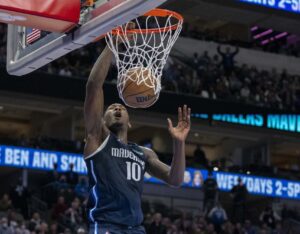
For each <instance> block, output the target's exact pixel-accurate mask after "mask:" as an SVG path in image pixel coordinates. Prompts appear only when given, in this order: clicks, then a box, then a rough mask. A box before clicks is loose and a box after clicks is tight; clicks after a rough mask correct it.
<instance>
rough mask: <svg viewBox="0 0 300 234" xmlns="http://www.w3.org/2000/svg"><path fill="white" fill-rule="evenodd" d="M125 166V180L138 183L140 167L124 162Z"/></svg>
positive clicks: (133, 163)
mask: <svg viewBox="0 0 300 234" xmlns="http://www.w3.org/2000/svg"><path fill="white" fill-rule="evenodd" d="M126 164H127V180H134V181H140V179H141V166H140V165H139V164H137V163H135V162H126Z"/></svg>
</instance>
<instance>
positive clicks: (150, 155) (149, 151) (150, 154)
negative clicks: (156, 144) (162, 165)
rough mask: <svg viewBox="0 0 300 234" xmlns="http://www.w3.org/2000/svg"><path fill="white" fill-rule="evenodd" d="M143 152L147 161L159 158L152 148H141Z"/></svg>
mask: <svg viewBox="0 0 300 234" xmlns="http://www.w3.org/2000/svg"><path fill="white" fill-rule="evenodd" d="M139 147H140V148H141V150H142V151H143V152H144V154H145V156H146V158H147V159H149V158H158V156H157V154H156V153H155V152H154V151H153V150H152V149H150V148H148V147H145V146H139Z"/></svg>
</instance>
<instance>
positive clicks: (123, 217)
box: [85, 133, 146, 226]
mask: <svg viewBox="0 0 300 234" xmlns="http://www.w3.org/2000/svg"><path fill="white" fill-rule="evenodd" d="M85 162H86V165H87V169H88V177H89V187H90V188H89V191H90V194H89V199H88V204H87V209H88V218H89V221H90V222H91V223H99V224H100V225H101V223H112V224H120V225H126V226H137V225H140V224H141V223H142V221H143V213H142V209H141V194H142V191H143V182H144V173H145V171H146V156H145V155H144V153H143V151H142V149H141V148H140V147H139V146H138V145H137V144H133V143H128V144H124V143H122V142H121V141H120V140H119V139H118V138H117V137H116V136H115V135H113V134H112V133H111V134H109V135H108V137H107V138H106V139H105V141H104V142H103V143H102V145H101V146H100V147H99V148H98V149H97V150H96V152H95V153H93V154H92V155H90V156H88V157H87V158H86V159H85Z"/></svg>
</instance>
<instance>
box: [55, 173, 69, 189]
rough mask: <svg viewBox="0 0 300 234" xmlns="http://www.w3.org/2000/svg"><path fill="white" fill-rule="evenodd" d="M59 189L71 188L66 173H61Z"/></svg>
mask: <svg viewBox="0 0 300 234" xmlns="http://www.w3.org/2000/svg"><path fill="white" fill-rule="evenodd" d="M56 186H57V190H66V189H68V188H69V184H68V183H67V177H66V176H65V175H61V176H60V177H59V181H58V183H57V185H56Z"/></svg>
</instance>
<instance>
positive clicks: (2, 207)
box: [0, 193, 12, 212]
mask: <svg viewBox="0 0 300 234" xmlns="http://www.w3.org/2000/svg"><path fill="white" fill-rule="evenodd" d="M10 208H12V203H11V199H10V197H9V195H8V194H7V193H4V194H3V196H2V199H1V200H0V212H5V211H7V210H8V209H10Z"/></svg>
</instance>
